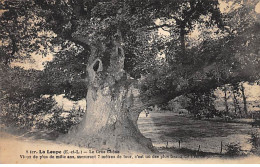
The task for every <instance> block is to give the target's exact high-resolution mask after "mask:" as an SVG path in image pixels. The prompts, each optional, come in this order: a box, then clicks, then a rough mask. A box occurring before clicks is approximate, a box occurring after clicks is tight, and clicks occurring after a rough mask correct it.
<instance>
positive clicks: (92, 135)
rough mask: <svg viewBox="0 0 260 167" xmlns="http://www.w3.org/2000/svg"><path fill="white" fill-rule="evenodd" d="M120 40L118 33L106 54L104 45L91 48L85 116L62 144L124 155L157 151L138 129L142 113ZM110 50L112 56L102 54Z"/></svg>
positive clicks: (118, 32)
mask: <svg viewBox="0 0 260 167" xmlns="http://www.w3.org/2000/svg"><path fill="white" fill-rule="evenodd" d="M121 41H122V37H121V33H120V31H119V30H118V31H117V34H115V38H114V40H113V41H112V46H111V47H110V48H107V49H105V50H106V52H100V49H102V47H103V48H105V46H104V45H103V44H102V43H99V46H98V47H97V46H94V45H93V46H92V48H91V52H92V53H91V56H90V58H89V63H88V65H87V72H88V80H89V85H88V93H87V97H86V100H87V109H86V113H85V116H84V118H83V121H82V122H81V123H80V124H79V125H78V126H77V127H74V128H72V129H71V130H70V131H69V133H68V134H67V135H66V136H63V137H62V140H63V141H65V142H67V143H72V144H75V145H79V146H84V147H88V148H96V149H114V150H119V151H121V152H144V153H149V152H152V151H155V149H154V148H153V146H152V142H151V140H150V139H147V138H145V137H144V136H143V135H142V134H141V132H140V131H139V129H138V127H137V119H138V117H139V114H140V112H141V110H138V108H135V106H136V105H137V104H136V100H134V99H135V95H134V93H133V90H134V81H133V80H131V79H130V78H129V77H128V75H127V74H126V72H125V71H124V58H125V56H124V50H123V47H122V46H121ZM108 50H109V52H110V53H109V56H107V55H102V54H104V53H107V52H108ZM107 59H109V60H107ZM102 60H103V61H102ZM104 60H106V62H105V61H104ZM107 62H108V63H107ZM134 108H135V109H134Z"/></svg>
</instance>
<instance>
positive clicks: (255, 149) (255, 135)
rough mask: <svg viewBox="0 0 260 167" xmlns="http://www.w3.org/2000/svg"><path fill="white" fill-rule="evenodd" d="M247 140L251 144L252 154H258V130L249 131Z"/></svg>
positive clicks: (259, 150) (259, 143)
mask: <svg viewBox="0 0 260 167" xmlns="http://www.w3.org/2000/svg"><path fill="white" fill-rule="evenodd" d="M249 142H250V143H251V144H252V150H251V152H253V153H254V154H257V155H260V136H259V133H258V132H253V133H251V137H250V139H249Z"/></svg>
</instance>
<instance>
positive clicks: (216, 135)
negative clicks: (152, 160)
mask: <svg viewBox="0 0 260 167" xmlns="http://www.w3.org/2000/svg"><path fill="white" fill-rule="evenodd" d="M138 127H139V129H140V131H141V132H142V134H143V135H144V136H145V137H147V138H151V139H152V142H153V144H154V146H156V147H158V148H159V147H166V146H167V147H174V148H179V141H180V147H181V148H185V149H190V150H198V149H199V147H200V150H201V151H203V152H210V153H220V150H221V142H222V145H223V147H222V149H223V153H224V152H225V149H226V145H227V144H229V143H239V144H240V145H241V148H242V150H245V152H249V150H250V149H251V144H250V143H249V142H248V140H249V138H250V134H251V133H252V132H253V131H256V130H258V129H257V128H252V126H251V125H250V124H248V123H228V122H223V121H221V122H218V121H208V120H194V119H192V118H190V117H187V116H181V115H178V114H176V113H171V112H164V113H150V114H149V116H148V117H146V116H145V114H144V113H141V115H140V117H139V120H138Z"/></svg>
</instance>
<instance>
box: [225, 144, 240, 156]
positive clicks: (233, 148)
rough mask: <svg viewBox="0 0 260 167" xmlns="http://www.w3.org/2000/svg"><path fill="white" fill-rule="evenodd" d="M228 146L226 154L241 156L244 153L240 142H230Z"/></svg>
mask: <svg viewBox="0 0 260 167" xmlns="http://www.w3.org/2000/svg"><path fill="white" fill-rule="evenodd" d="M226 147H227V148H226V151H227V152H226V154H227V155H228V156H239V155H242V153H243V152H242V150H241V146H240V144H239V143H229V144H227V145H226Z"/></svg>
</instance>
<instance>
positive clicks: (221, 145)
mask: <svg viewBox="0 0 260 167" xmlns="http://www.w3.org/2000/svg"><path fill="white" fill-rule="evenodd" d="M222 147H223V143H222V141H221V143H220V154H222Z"/></svg>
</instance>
